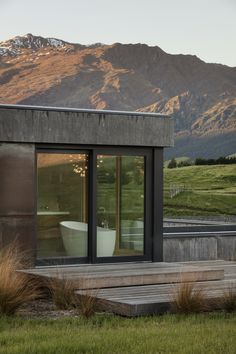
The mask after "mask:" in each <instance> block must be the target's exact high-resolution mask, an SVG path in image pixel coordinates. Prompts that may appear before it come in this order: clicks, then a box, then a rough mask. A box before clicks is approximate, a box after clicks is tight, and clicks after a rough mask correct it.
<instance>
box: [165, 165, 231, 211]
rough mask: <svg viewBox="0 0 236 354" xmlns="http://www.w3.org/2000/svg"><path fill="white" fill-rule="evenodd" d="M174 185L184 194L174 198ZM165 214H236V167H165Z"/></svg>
mask: <svg viewBox="0 0 236 354" xmlns="http://www.w3.org/2000/svg"><path fill="white" fill-rule="evenodd" d="M173 186H174V188H175V186H177V187H178V186H180V187H181V188H182V191H181V192H180V193H178V194H177V195H176V196H174V197H172V198H171V196H170V190H171V188H173ZM164 214H165V216H191V215H195V216H197V215H199V216H208V215H236V164H232V165H215V166H188V167H182V168H174V169H169V168H165V169H164Z"/></svg>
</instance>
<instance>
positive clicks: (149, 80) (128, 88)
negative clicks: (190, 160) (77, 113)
mask: <svg viewBox="0 0 236 354" xmlns="http://www.w3.org/2000/svg"><path fill="white" fill-rule="evenodd" d="M0 103H18V104H30V105H47V106H64V107H80V108H96V109H118V110H137V111H151V112H160V113H166V114H171V115H172V116H173V117H174V119H175V131H176V148H175V149H172V150H169V151H167V156H173V155H174V156H183V155H187V156H190V157H196V156H200V155H199V154H201V156H204V157H208V156H212V157H217V156H218V155H219V153H220V154H221V155H229V154H233V153H235V151H236V68H230V67H227V66H224V65H220V64H207V63H205V62H203V61H202V60H200V59H199V58H197V57H196V56H192V55H171V54H167V53H165V52H164V51H163V50H162V49H161V48H159V47H148V46H147V45H145V44H120V43H115V44H113V45H104V44H101V43H97V44H93V45H90V46H84V45H80V44H72V43H68V42H65V41H62V40H58V39H55V38H43V37H39V36H33V35H32V34H27V35H25V36H22V37H15V38H12V39H10V40H8V41H5V42H0ZM214 144H215V145H214ZM193 146H194V148H193ZM215 146H217V147H218V148H217V149H216V148H215ZM216 150H217V153H216Z"/></svg>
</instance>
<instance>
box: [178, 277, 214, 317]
mask: <svg viewBox="0 0 236 354" xmlns="http://www.w3.org/2000/svg"><path fill="white" fill-rule="evenodd" d="M171 298H172V303H171V310H172V311H173V312H174V313H184V314H189V313H198V312H202V311H205V310H206V309H207V306H206V298H205V295H204V292H203V289H202V288H200V287H198V288H196V287H195V283H194V282H191V283H186V282H181V283H179V284H177V285H176V286H175V288H174V290H173V293H172V296H171Z"/></svg>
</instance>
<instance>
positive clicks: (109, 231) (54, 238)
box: [37, 148, 151, 263]
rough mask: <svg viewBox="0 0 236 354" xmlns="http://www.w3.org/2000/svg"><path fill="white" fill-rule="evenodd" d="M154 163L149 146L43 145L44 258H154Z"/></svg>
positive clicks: (40, 242) (40, 227)
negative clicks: (85, 147)
mask: <svg viewBox="0 0 236 354" xmlns="http://www.w3.org/2000/svg"><path fill="white" fill-rule="evenodd" d="M150 169H151V157H150V152H149V151H147V150H145V151H140V150H139V151H138V152H137V151H136V149H135V150H134V153H132V151H131V152H130V151H127V149H119V150H118V149H112V150H111V149H109V154H108V153H107V149H105V148H103V149H92V148H91V149H90V150H89V149H88V152H83V151H79V150H78V151H76V150H75V151H66V150H65V151H64V150H62V152H61V150H60V152H59V151H56V150H55V151H43V150H42V151H40V150H39V151H38V153H37V179H38V193H37V258H38V259H39V260H40V261H39V262H41V263H44V261H45V262H47V263H48V262H49V263H50V261H52V262H53V261H54V263H55V262H56V263H57V261H58V263H63V262H64V263H76V262H82V263H83V262H84V263H86V262H103V261H104V262H105V261H113V260H117V261H119V260H121V261H122V260H124V261H125V260H132V259H140V260H142V259H143V260H147V259H150V257H151V229H150V227H151V211H150V210H149V206H148V205H150V200H151V199H150V198H151V190H150V188H151V171H150Z"/></svg>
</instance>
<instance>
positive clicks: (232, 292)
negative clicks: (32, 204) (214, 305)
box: [219, 283, 236, 312]
mask: <svg viewBox="0 0 236 354" xmlns="http://www.w3.org/2000/svg"><path fill="white" fill-rule="evenodd" d="M219 306H220V308H221V309H223V310H225V311H226V312H233V311H236V284H234V283H231V284H230V285H229V287H228V288H227V289H226V290H225V291H224V292H223V294H222V296H221V298H220V300H219Z"/></svg>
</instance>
